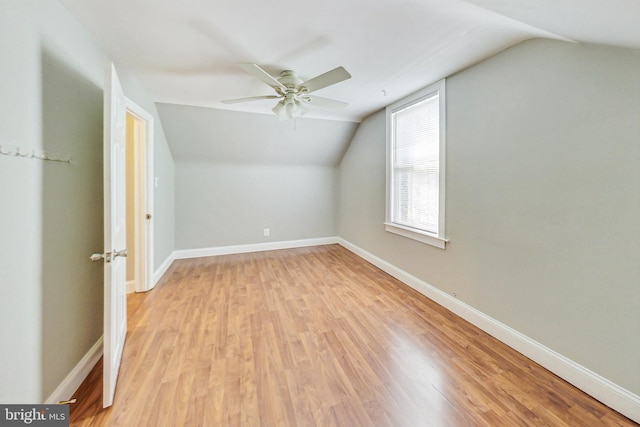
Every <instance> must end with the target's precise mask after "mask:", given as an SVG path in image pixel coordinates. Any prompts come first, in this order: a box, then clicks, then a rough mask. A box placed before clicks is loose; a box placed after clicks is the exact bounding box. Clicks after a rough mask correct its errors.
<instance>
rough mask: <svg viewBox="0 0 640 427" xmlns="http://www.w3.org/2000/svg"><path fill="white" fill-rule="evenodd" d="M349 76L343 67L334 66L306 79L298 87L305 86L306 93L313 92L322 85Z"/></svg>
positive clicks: (324, 85) (329, 84) (339, 80)
mask: <svg viewBox="0 0 640 427" xmlns="http://www.w3.org/2000/svg"><path fill="white" fill-rule="evenodd" d="M350 78H351V74H349V72H348V71H347V70H345V69H344V67H338V68H334V69H333V70H331V71H327V72H326V73H324V74H320V75H319V76H316V77H314V78H312V79H309V80H307V81H306V82H304V83H301V84H300V87H306V88H307V93H311V92H314V91H316V90H318V89H322V88H323V87H327V86H331V85H333V84H336V83H340V82H341V81H343V80H347V79H350Z"/></svg>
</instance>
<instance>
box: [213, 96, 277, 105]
mask: <svg viewBox="0 0 640 427" xmlns="http://www.w3.org/2000/svg"><path fill="white" fill-rule="evenodd" d="M276 98H280V97H279V96H278V95H264V96H250V97H249V98H238V99H226V100H224V101H220V102H222V103H223V104H238V103H240V102H248V101H259V100H261V99H276Z"/></svg>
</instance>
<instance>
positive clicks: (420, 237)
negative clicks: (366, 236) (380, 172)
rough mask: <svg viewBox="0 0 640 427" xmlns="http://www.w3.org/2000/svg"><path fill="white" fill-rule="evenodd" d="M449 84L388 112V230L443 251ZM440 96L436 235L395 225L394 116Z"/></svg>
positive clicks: (400, 102) (438, 85)
mask: <svg viewBox="0 0 640 427" xmlns="http://www.w3.org/2000/svg"><path fill="white" fill-rule="evenodd" d="M445 82H446V80H445V79H442V80H440V81H438V82H436V83H433V84H431V85H429V86H427V87H425V88H424V89H421V90H419V91H417V92H415V93H412V94H411V95H408V96H406V97H404V98H402V99H400V100H398V101H396V102H394V103H393V104H391V105H389V106H387V108H386V154H387V159H386V215H385V222H384V226H385V230H386V231H388V232H390V233H394V234H397V235H400V236H404V237H407V238H410V239H414V240H417V241H419V242H422V243H426V244H428V245H432V246H435V247H437V248H440V249H445V248H446V243H447V242H448V241H449V240H448V239H446V238H445V237H444V235H445V177H446V171H445V165H446V161H445V160H446V89H445V88H446V83H445ZM434 95H438V106H439V112H438V125H439V128H440V129H439V137H440V138H439V139H440V140H439V144H440V145H439V159H438V161H439V166H438V167H439V178H438V179H439V187H438V193H439V194H438V231H437V233H432V232H429V231H425V230H420V229H417V228H413V227H409V226H406V225H404V224H399V223H394V222H392V220H391V219H392V217H393V215H392V212H393V203H392V201H393V194H392V191H393V163H392V162H393V148H394V143H393V133H392V130H393V123H392V117H393V114H394V113H396V112H399V111H402V110H404V109H406V108H409V107H411V106H413V105H415V104H417V103H419V102H421V101H424V100H425V99H428V98H430V97H432V96H434Z"/></svg>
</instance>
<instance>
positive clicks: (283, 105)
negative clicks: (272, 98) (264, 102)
mask: <svg viewBox="0 0 640 427" xmlns="http://www.w3.org/2000/svg"><path fill="white" fill-rule="evenodd" d="M271 111H273V113H274V114H275V115H276V117H278V120H289V119H295V118H296V117H301V116H304V115H305V114H307V111H308V110H307V109H306V108H305V107H304V106H303V105H302V104H301V103H300V102H299V101H297V100H295V99H292V98H287V99H283V100H282V101H280V102H278V103H277V104H276V105H275V106H274V107H273V108H272V109H271Z"/></svg>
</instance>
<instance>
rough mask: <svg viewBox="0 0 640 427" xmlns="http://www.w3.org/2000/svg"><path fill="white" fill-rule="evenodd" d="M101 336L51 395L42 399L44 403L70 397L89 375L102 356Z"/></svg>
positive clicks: (52, 402)
mask: <svg viewBox="0 0 640 427" xmlns="http://www.w3.org/2000/svg"><path fill="white" fill-rule="evenodd" d="M102 338H103V337H100V339H99V340H98V341H97V342H96V343H95V344H94V345H93V347H91V348H90V349H89V351H88V352H87V354H85V355H84V357H83V358H82V359H81V360H80V362H78V364H77V365H76V366H75V368H73V369H72V370H71V372H69V375H67V377H66V378H65V379H64V380H62V382H61V383H60V385H59V386H58V387H57V388H56V389H55V390H54V391H53V393H52V394H51V396H49V397H48V398H47V400H45V401H44V403H45V404H54V403H58V402H61V401H63V400H69V399H71V396H73V394H74V393H75V392H76V390H78V387H80V384H82V382H83V381H84V380H85V378H87V375H89V373H90V372H91V370H92V369H93V367H94V366H96V363H98V360H100V358H101V357H102Z"/></svg>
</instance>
